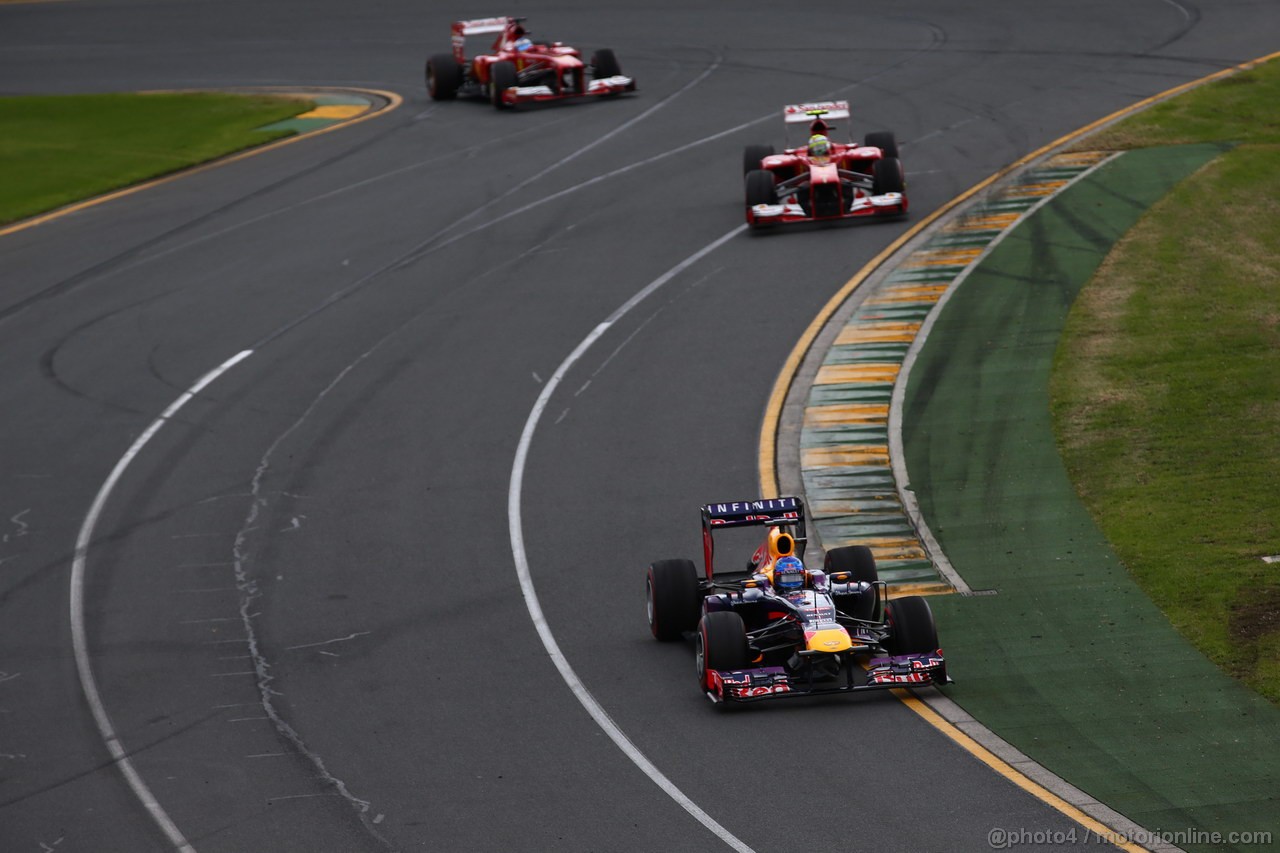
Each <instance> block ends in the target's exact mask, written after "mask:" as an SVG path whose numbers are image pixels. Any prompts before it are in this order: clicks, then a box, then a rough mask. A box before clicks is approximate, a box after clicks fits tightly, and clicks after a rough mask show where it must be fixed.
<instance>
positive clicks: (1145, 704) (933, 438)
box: [903, 144, 1280, 850]
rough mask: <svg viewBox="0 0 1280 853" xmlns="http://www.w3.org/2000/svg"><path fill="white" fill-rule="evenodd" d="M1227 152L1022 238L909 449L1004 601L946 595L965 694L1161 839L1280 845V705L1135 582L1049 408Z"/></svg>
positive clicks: (932, 363)
mask: <svg viewBox="0 0 1280 853" xmlns="http://www.w3.org/2000/svg"><path fill="white" fill-rule="evenodd" d="M1223 150H1224V147H1223V146H1221V145H1212V144H1209V145H1186V146H1176V147H1166V148H1151V149H1142V150H1137V151H1132V152H1128V153H1126V154H1123V155H1121V156H1120V157H1119V158H1117V159H1115V160H1113V161H1111V162H1109V163H1107V164H1106V165H1104V166H1102V167H1100V168H1099V169H1098V170H1097V171H1095V172H1093V173H1091V174H1090V175H1088V176H1086V177H1085V178H1082V179H1081V180H1080V181H1079V182H1078V183H1076V184H1075V185H1073V186H1072V187H1070V188H1068V189H1067V190H1066V191H1064V192H1063V193H1061V194H1060V195H1059V196H1057V197H1056V198H1054V199H1053V200H1052V201H1050V202H1049V203H1048V204H1047V205H1045V206H1044V207H1042V208H1041V209H1040V210H1038V211H1037V212H1036V213H1034V214H1032V216H1031V217H1029V218H1028V219H1027V220H1026V221H1025V222H1023V223H1022V224H1021V225H1019V226H1018V227H1017V228H1016V229H1015V230H1014V231H1013V232H1011V233H1010V234H1009V235H1008V236H1007V237H1006V238H1005V239H1004V240H1003V241H1002V242H1001V243H1000V244H999V245H998V246H997V247H996V248H995V249H994V250H993V251H992V252H991V254H990V255H989V256H988V257H987V258H986V259H985V260H983V261H982V262H981V263H980V264H979V265H978V266H977V267H976V268H975V269H974V271H973V272H972V273H971V274H970V276H969V278H968V279H967V280H966V281H965V282H964V283H963V284H962V285H960V287H959V288H958V289H957V290H956V291H955V292H954V294H953V295H952V298H951V299H950V301H949V302H948V303H947V304H946V306H945V307H944V309H943V310H942V312H941V314H940V315H939V318H938V320H937V322H936V324H935V326H934V327H933V329H932V331H931V333H930V335H929V338H928V340H927V342H926V344H925V346H924V347H923V349H922V350H921V352H920V355H919V358H918V361H917V363H916V364H915V366H914V368H913V369H912V372H911V375H910V379H909V382H908V386H907V390H906V402H905V408H904V416H903V424H904V436H903V438H904V445H905V452H906V461H907V467H908V471H909V475H910V477H911V482H910V487H911V488H912V489H913V490H914V491H915V492H916V494H917V496H918V498H919V501H920V506H921V509H922V511H923V513H924V516H925V518H927V519H928V520H929V523H930V525H931V527H932V529H933V532H934V534H935V535H936V536H937V538H938V540H939V542H940V544H941V546H942V549H943V551H944V552H945V553H946V554H947V556H948V558H949V559H950V561H951V562H952V564H953V565H954V566H955V568H956V570H957V571H958V572H959V573H960V575H961V576H963V577H964V578H965V580H966V581H967V582H968V583H969V585H970V586H971V587H972V588H973V589H975V590H992V591H994V592H995V594H993V595H978V596H972V597H962V596H958V595H956V596H937V597H934V598H932V599H931V603H932V605H933V608H934V612H935V614H936V615H937V618H938V622H939V633H940V635H941V639H942V643H943V647H944V648H945V649H946V651H947V661H948V668H949V670H950V672H951V674H952V675H953V676H954V677H955V679H956V681H957V683H956V684H955V685H953V686H951V687H948V688H945V690H944V692H945V693H946V695H947V696H949V697H950V698H952V699H954V700H955V701H956V702H958V703H959V704H960V705H961V706H963V707H964V708H965V710H967V711H968V712H969V713H971V714H972V715H973V716H974V717H976V718H978V719H980V720H982V721H983V722H984V723H985V724H986V725H987V726H988V727H990V728H991V729H992V730H994V731H995V732H996V733H997V734H998V735H1000V736H1001V737H1003V738H1004V739H1005V740H1007V741H1009V742H1010V743H1012V744H1013V745H1014V746H1016V747H1017V748H1018V749H1020V750H1022V751H1023V752H1025V753H1026V754H1027V755H1029V756H1030V757H1031V758H1033V759H1035V760H1036V761H1038V762H1040V763H1041V764H1043V765H1044V766H1046V767H1048V768H1049V769H1050V770H1051V771H1053V772H1054V773H1056V774H1058V775H1059V776H1062V777H1063V778H1065V779H1067V780H1068V781H1070V782H1071V783H1072V784H1074V785H1076V786H1077V787H1079V788H1081V789H1082V790H1084V791H1086V792H1087V793H1089V794H1091V795H1092V796H1094V797H1095V798H1097V799H1098V800H1100V801H1102V802H1105V803H1107V804H1108V805H1110V806H1112V807H1113V808H1115V809H1117V810H1118V811H1120V812H1122V813H1123V814H1125V815H1127V816H1128V817H1129V818H1131V819H1132V820H1134V821H1136V822H1138V823H1139V824H1142V825H1143V826H1145V827H1147V828H1148V829H1151V830H1157V829H1158V830H1162V831H1167V832H1176V831H1179V830H1186V829H1191V828H1196V829H1200V830H1203V831H1208V832H1221V833H1223V835H1224V836H1225V835H1226V834H1227V833H1229V832H1242V831H1251V832H1267V831H1270V832H1272V833H1273V839H1274V841H1273V844H1280V806H1278V803H1280V709H1277V708H1276V707H1275V706H1273V705H1271V704H1270V703H1269V702H1267V701H1266V700H1264V699H1262V698H1261V697H1259V696H1258V695H1257V694H1255V693H1253V692H1252V691H1250V690H1248V689H1247V688H1245V687H1243V686H1242V685H1240V684H1239V683H1237V682H1236V681H1235V680H1233V679H1232V678H1230V677H1229V676H1227V675H1226V674H1224V673H1223V672H1222V671H1221V670H1219V669H1218V668H1217V667H1216V666H1214V665H1213V664H1212V663H1210V662H1209V661H1208V660H1207V659H1206V658H1205V657H1204V656H1203V655H1202V654H1201V653H1200V652H1199V651H1197V650H1196V649H1194V648H1193V647H1192V646H1191V645H1190V644H1189V643H1188V642H1187V641H1186V640H1185V639H1183V638H1182V636H1181V635H1179V634H1178V633H1177V632H1176V631H1175V630H1174V629H1173V627H1172V626H1171V625H1170V624H1169V622H1168V620H1167V619H1166V618H1165V616H1164V615H1163V614H1162V613H1161V611H1160V610H1158V609H1157V608H1156V607H1155V606H1154V605H1153V604H1152V603H1151V601H1150V599H1149V598H1148V597H1147V596H1146V594H1145V593H1144V592H1143V591H1142V590H1141V589H1140V588H1139V587H1138V586H1137V584H1136V583H1135V582H1134V581H1133V579H1132V578H1131V577H1130V575H1129V573H1128V572H1127V571H1126V569H1125V567H1124V566H1123V565H1121V564H1120V562H1119V560H1118V559H1117V558H1116V556H1115V555H1114V553H1113V552H1112V550H1111V548H1110V546H1109V545H1108V543H1107V541H1106V539H1105V538H1104V537H1103V535H1102V533H1101V532H1100V531H1099V529H1098V527H1097V525H1096V524H1095V523H1094V521H1093V519H1092V518H1091V517H1090V515H1089V513H1088V512H1087V511H1086V509H1085V508H1084V506H1083V505H1082V504H1081V503H1080V501H1079V499H1078V498H1077V496H1076V494H1075V492H1074V490H1073V488H1072V485H1071V482H1070V481H1069V480H1068V478H1067V474H1066V471H1065V469H1064V467H1063V465H1062V462H1061V460H1060V458H1059V455H1058V450H1057V447H1056V445H1055V440H1054V434H1053V425H1052V420H1051V416H1050V410H1049V390H1048V389H1049V375H1050V370H1051V367H1052V362H1053V356H1054V351H1055V348H1056V346H1057V342H1058V338H1059V336H1060V334H1061V332H1062V327H1063V324H1064V322H1065V320H1066V316H1067V313H1068V311H1069V309H1070V307H1071V304H1072V302H1073V300H1074V299H1075V296H1076V294H1077V293H1078V292H1079V291H1080V289H1081V287H1083V285H1084V284H1085V283H1086V282H1087V281H1088V280H1089V278H1090V277H1091V275H1092V274H1093V272H1094V270H1095V269H1096V268H1097V266H1098V265H1099V264H1100V263H1101V261H1102V260H1103V258H1104V257H1105V256H1106V254H1107V253H1108V251H1109V250H1110V249H1111V247H1112V245H1113V244H1114V243H1115V241H1116V240H1117V239H1118V238H1120V237H1121V236H1122V235H1123V234H1124V233H1125V232H1126V231H1127V230H1128V229H1129V228H1130V227H1131V226H1132V225H1133V224H1134V223H1135V222H1136V221H1137V220H1138V218H1139V217H1141V216H1142V214H1143V213H1144V212H1145V211H1146V209H1147V208H1148V207H1149V206H1150V205H1151V204H1153V203H1154V202H1155V201H1157V200H1158V199H1160V198H1161V197H1162V196H1164V195H1165V194H1166V193H1167V192H1168V191H1169V190H1170V189H1171V188H1172V187H1173V186H1174V185H1175V184H1176V183H1178V182H1179V181H1180V180H1182V179H1183V178H1185V177H1186V176H1188V175H1190V174H1191V173H1192V172H1194V171H1195V170H1196V169H1198V168H1199V167H1201V166H1202V165H1204V164H1205V163H1207V162H1208V161H1209V160H1211V159H1213V158H1214V157H1215V156H1217V155H1218V154H1219V153H1221V152H1222V151H1223ZM926 472H927V474H926ZM1182 846H1184V847H1185V848H1186V849H1189V850H1200V849H1206V850H1207V849H1214V850H1222V849H1234V848H1232V847H1231V845H1230V844H1226V843H1223V844H1209V845H1200V844H1194V843H1189V844H1184V845H1182ZM1267 846H1269V845H1262V848H1265V847H1267ZM1262 848H1260V847H1258V846H1252V847H1248V846H1241V847H1240V848H1239V849H1241V850H1249V849H1252V850H1257V849H1262ZM1271 849H1275V847H1272V848H1271Z"/></svg>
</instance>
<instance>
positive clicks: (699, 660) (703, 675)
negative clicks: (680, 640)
mask: <svg viewBox="0 0 1280 853" xmlns="http://www.w3.org/2000/svg"><path fill="white" fill-rule="evenodd" d="M693 660H694V662H695V664H697V669H698V681H700V682H701V683H702V686H703V687H705V686H706V685H707V665H706V652H705V650H704V649H703V645H702V632H701V631H699V632H698V640H697V642H695V643H694V654H693Z"/></svg>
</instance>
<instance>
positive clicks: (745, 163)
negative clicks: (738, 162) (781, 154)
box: [742, 145, 773, 175]
mask: <svg viewBox="0 0 1280 853" xmlns="http://www.w3.org/2000/svg"><path fill="white" fill-rule="evenodd" d="M772 156H773V146H771V145H748V146H747V147H746V148H745V149H744V150H743V152H742V174H743V175H748V174H750V173H752V172H754V171H756V170H757V169H763V168H764V167H763V166H761V165H760V161H761V160H763V159H764V158H766V157H772Z"/></svg>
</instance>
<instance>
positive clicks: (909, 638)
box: [889, 595, 938, 655]
mask: <svg viewBox="0 0 1280 853" xmlns="http://www.w3.org/2000/svg"><path fill="white" fill-rule="evenodd" d="M889 621H890V623H891V624H892V627H893V634H892V635H891V636H890V638H889V651H891V652H893V653H894V654H895V655H910V654H927V653H929V652H934V651H937V649H938V627H937V625H936V624H935V623H934V621H933V610H931V609H930V608H929V602H928V601H925V600H924V599H923V598H922V597H920V596H918V595H909V596H907V597H906V598H899V599H896V600H894V601H891V602H889Z"/></svg>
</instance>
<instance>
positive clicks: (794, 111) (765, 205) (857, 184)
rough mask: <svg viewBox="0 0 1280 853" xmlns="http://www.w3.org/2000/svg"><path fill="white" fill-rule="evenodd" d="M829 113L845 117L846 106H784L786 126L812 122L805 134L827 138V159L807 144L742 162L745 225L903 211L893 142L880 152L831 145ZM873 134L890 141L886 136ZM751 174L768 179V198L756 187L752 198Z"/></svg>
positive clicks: (851, 144) (866, 147)
mask: <svg viewBox="0 0 1280 853" xmlns="http://www.w3.org/2000/svg"><path fill="white" fill-rule="evenodd" d="M808 107H816V109H807V108H808ZM827 108H833V109H827ZM829 112H831V113H833V114H834V115H835V116H837V117H840V118H847V116H848V105H847V104H846V103H845V102H843V101H837V102H824V103H823V104H813V105H807V104H800V105H795V106H790V107H787V108H786V110H785V112H784V116H785V120H786V121H787V123H788V124H793V123H796V122H797V120H799V121H805V120H807V119H812V120H811V122H810V123H809V126H808V130H809V132H810V133H821V134H823V135H825V136H827V137H828V138H829V140H830V154H829V155H828V156H825V157H811V156H810V155H809V149H808V146H807V145H801V146H798V147H794V148H786V149H784V150H783V151H782V153H780V154H769V155H767V156H764V157H762V158H760V159H759V161H758V162H757V163H756V164H754V165H753V164H752V163H746V164H745V167H746V169H747V182H748V185H747V206H746V219H747V223H748V224H749V225H752V226H755V227H760V226H766V225H773V224H778V223H782V224H786V223H792V222H815V221H824V220H835V221H838V220H846V219H864V218H871V217H885V216H891V217H895V216H902V215H904V214H905V213H906V212H907V206H908V203H907V196H906V182H905V178H904V175H903V172H902V164H901V162H900V161H899V160H898V159H897V156H896V154H897V152H896V147H897V146H896V143H892V142H889V143H888V144H892V145H893V149H894V150H892V151H890V152H888V153H886V151H885V150H884V149H883V148H881V147H878V146H877V145H873V144H867V143H856V142H849V143H840V142H837V141H836V140H835V139H834V138H831V134H832V130H833V128H832V126H831V124H830V122H829V118H830V116H829V115H828V113H829ZM878 136H879V137H883V138H885V139H887V140H892V134H878ZM870 140H871V137H868V142H870ZM752 159H754V158H752ZM881 161H884V162H881ZM752 171H762V172H766V173H768V174H769V175H771V176H772V178H773V182H774V186H773V192H772V193H771V195H772V196H773V197H772V199H770V200H766V198H764V197H762V195H761V193H765V194H768V191H767V188H766V189H761V187H760V186H757V187H756V194H754V195H753V190H752V185H751V182H752V180H753V179H752V177H751V172H752ZM878 172H879V174H877V173H878ZM755 180H757V181H758V180H760V178H758V177H757V178H756V179H755Z"/></svg>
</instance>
